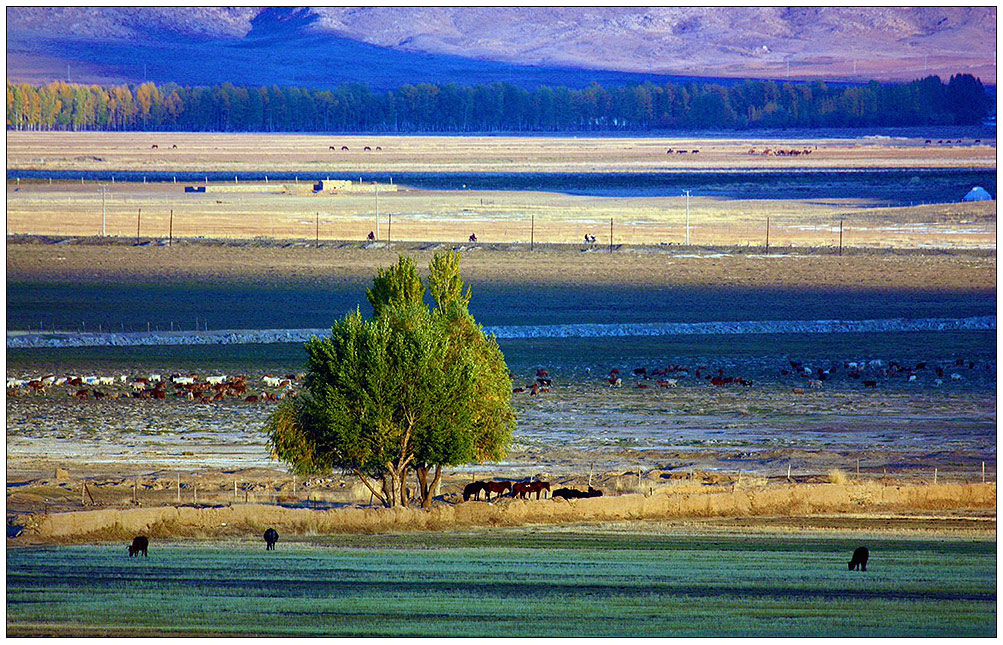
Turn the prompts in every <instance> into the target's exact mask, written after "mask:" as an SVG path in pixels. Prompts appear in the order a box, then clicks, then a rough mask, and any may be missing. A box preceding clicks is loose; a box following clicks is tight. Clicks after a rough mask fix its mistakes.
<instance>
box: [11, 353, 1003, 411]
mask: <svg viewBox="0 0 1003 645" xmlns="http://www.w3.org/2000/svg"><path fill="white" fill-rule="evenodd" d="M820 363H821V364H820V365H815V366H811V365H807V364H806V363H805V362H803V361H795V360H791V361H789V367H788V366H787V365H784V366H783V367H781V368H780V369H779V370H778V372H779V377H780V381H781V383H784V384H787V385H790V386H792V387H791V390H792V391H793V393H794V394H803V393H804V391H805V390H806V389H813V390H817V389H822V388H823V386H824V385H825V384H826V381H830V382H833V381H837V380H840V381H842V382H843V383H844V385H846V384H849V385H851V386H852V385H853V384H855V383H859V386H860V387H864V388H877V387H878V386H879V385H880V384H881V383H893V382H896V381H899V382H903V383H906V384H913V383H915V384H917V385H920V384H924V383H925V384H928V385H930V386H932V387H941V386H942V385H944V383H945V382H954V383H960V382H962V381H965V380H966V378H968V375H969V374H971V373H972V372H974V371H975V370H976V368H977V367H978V368H979V369H980V370H981V369H982V368H985V370H988V371H989V372H991V371H992V370H993V366H992V365H991V364H990V363H988V362H985V361H981V362H978V363H977V362H976V361H973V360H968V359H964V358H957V359H954V360H953V361H945V362H942V363H933V362H927V361H919V362H915V363H905V362H903V361H895V360H891V361H887V362H886V361H883V360H881V359H873V360H865V361H820ZM585 376H586V377H589V376H591V369H586V370H585ZM629 376H632V377H633V378H634V380H635V384H634V387H636V388H637V389H641V390H644V389H648V388H654V389H673V388H676V387H679V386H680V384H681V383H684V382H686V383H691V384H704V383H705V384H707V385H711V386H715V387H722V386H728V385H741V386H746V387H748V386H752V385H754V381H753V379H752V378H750V377H749V376H747V375H742V374H728V373H726V372H725V369H724V368H718V369H716V370H714V369H709V368H708V367H707V366H706V365H698V366H697V367H696V368H695V369H691V368H690V367H685V366H682V365H678V364H667V365H665V366H664V367H659V368H655V369H649V368H648V367H637V368H634V369H633V371H632V374H630V375H628V374H621V372H620V370H619V368H615V367H614V368H613V369H611V370H610V371H609V374H608V375H607V376H606V377H603V378H602V381H601V382H602V383H604V384H605V385H608V386H609V387H612V388H618V387H621V386H622V385H623V383H624V379H625V378H628V377H629ZM758 376H762V374H759V375H758ZM776 376H777V373H776V372H775V373H774V378H775V377H776ZM509 377H510V378H511V379H516V378H518V377H517V376H516V375H515V374H509ZM924 377H925V378H924ZM305 378H306V374H304V373H298V374H287V375H285V376H274V375H272V374H265V375H264V376H263V377H261V379H260V380H257V379H249V378H248V377H247V376H245V375H239V376H226V375H213V376H205V377H203V376H200V375H199V374H197V373H189V374H180V373H174V374H170V375H167V376H164V375H161V374H149V375H144V376H128V375H124V374H123V375H118V376H56V375H53V374H48V375H45V376H40V377H37V378H14V377H8V378H7V396H8V397H14V396H20V395H23V394H32V393H37V394H44V393H46V392H49V391H60V390H62V391H65V392H66V394H68V395H70V396H72V397H75V398H78V399H116V398H135V399H161V400H163V399H167V398H172V399H183V400H190V401H194V402H198V403H204V404H208V403H215V402H219V401H222V400H225V399H229V400H236V401H240V402H245V403H260V402H267V401H278V400H280V399H283V398H285V397H287V396H295V395H296V385H297V384H298V383H300V382H302V381H303V380H304V379H305ZM790 379H795V382H793V383H792V382H791V381H790ZM552 384H553V379H552V378H551V376H550V372H549V370H548V369H547V368H543V367H541V368H537V369H536V375H535V378H534V379H533V380H532V381H531V382H529V383H526V384H525V385H524V386H520V385H515V384H514V383H513V388H512V392H513V394H518V393H522V392H528V393H529V394H530V395H531V396H535V395H538V394H542V393H545V392H548V391H549V389H550V387H551V386H552Z"/></svg>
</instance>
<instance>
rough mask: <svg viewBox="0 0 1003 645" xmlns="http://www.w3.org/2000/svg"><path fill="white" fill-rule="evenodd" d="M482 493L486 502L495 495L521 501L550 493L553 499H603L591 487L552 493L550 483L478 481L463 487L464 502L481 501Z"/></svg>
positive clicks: (600, 492)
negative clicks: (508, 496)
mask: <svg viewBox="0 0 1003 645" xmlns="http://www.w3.org/2000/svg"><path fill="white" fill-rule="evenodd" d="M481 493H484V499H485V501H488V502H490V501H491V495H492V494H493V495H494V496H495V497H494V498H495V499H498V498H499V497H502V496H503V495H505V493H509V495H510V496H511V497H518V498H519V499H529V497H530V495H533V494H534V493H535V494H536V499H540V495H541V494H543V496H544V497H546V493H550V497H551V498H552V499H558V498H563V499H584V498H587V497H602V491H601V490H599V489H597V488H592V487H591V486H589V489H588V490H587V491H580V490H577V489H574V488H558V489H556V490H555V491H553V492H551V490H550V482H541V481H531V482H510V481H489V482H485V481H476V482H471V483H469V484H467V485H466V486H464V487H463V501H464V502H469V501H470V500H471V499H474V500H475V501H480V499H481Z"/></svg>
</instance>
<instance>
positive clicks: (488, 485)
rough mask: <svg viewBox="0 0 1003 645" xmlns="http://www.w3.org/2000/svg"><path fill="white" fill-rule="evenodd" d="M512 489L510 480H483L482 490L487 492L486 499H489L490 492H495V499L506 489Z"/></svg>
mask: <svg viewBox="0 0 1003 645" xmlns="http://www.w3.org/2000/svg"><path fill="white" fill-rule="evenodd" d="M511 490H512V482H485V483H484V492H485V493H487V497H488V501H489V502H490V501H491V493H494V494H495V499H498V498H499V497H501V496H502V495H503V494H504V493H505V492H506V491H511Z"/></svg>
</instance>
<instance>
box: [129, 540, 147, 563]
mask: <svg viewBox="0 0 1003 645" xmlns="http://www.w3.org/2000/svg"><path fill="white" fill-rule="evenodd" d="M149 546H150V541H149V540H148V539H146V536H145V535H139V536H136V537H135V538H134V539H133V540H132V545H131V546H129V557H130V558H131V557H132V556H134V555H139V554H140V552H142V554H143V557H144V558H145V557H148V556H147V555H146V549H148V548H149Z"/></svg>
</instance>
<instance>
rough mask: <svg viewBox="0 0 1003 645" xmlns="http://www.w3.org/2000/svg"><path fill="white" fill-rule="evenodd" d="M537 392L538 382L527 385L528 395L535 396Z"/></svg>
mask: <svg viewBox="0 0 1003 645" xmlns="http://www.w3.org/2000/svg"><path fill="white" fill-rule="evenodd" d="M539 393H540V385H539V384H538V383H533V384H532V385H531V386H530V387H529V395H530V396H536V395H537V394H539Z"/></svg>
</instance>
